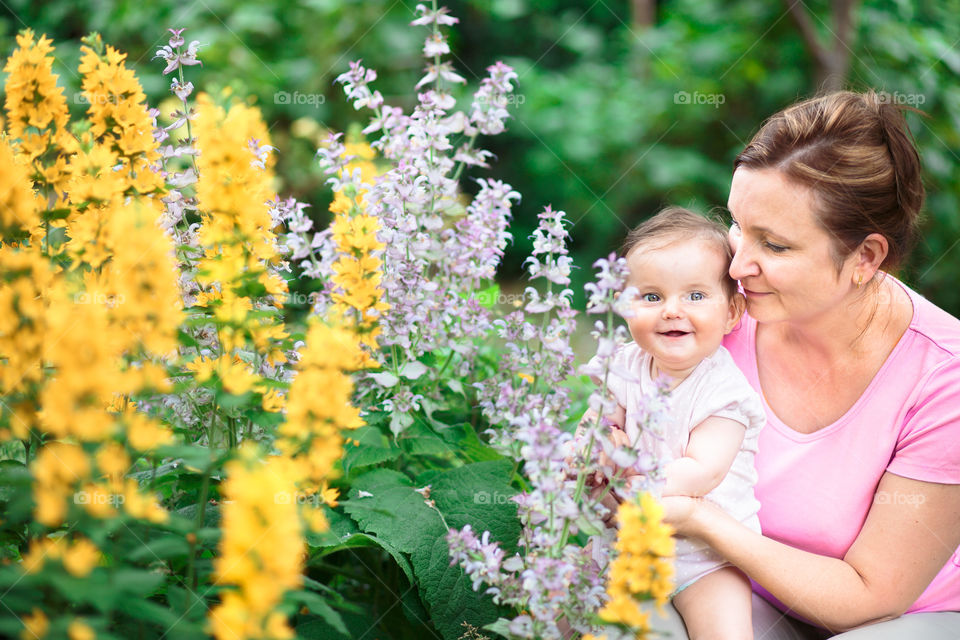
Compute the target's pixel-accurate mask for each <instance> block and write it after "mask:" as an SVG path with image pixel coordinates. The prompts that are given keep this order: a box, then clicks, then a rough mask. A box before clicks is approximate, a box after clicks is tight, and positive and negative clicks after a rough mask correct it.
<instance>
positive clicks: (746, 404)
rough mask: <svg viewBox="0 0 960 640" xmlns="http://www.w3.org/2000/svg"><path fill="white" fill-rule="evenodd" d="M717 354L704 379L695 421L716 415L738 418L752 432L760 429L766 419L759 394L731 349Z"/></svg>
mask: <svg viewBox="0 0 960 640" xmlns="http://www.w3.org/2000/svg"><path fill="white" fill-rule="evenodd" d="M721 348H722V347H721ZM718 356H719V357H717V356H715V357H716V358H717V362H716V365H715V366H714V367H713V368H712V369H711V371H710V375H709V376H708V377H707V379H705V380H704V382H705V384H704V385H703V387H702V392H701V396H700V398H698V401H697V412H696V416H695V419H694V423H693V424H694V425H697V424H700V423H701V422H703V421H704V420H706V419H707V418H709V417H711V416H717V417H720V418H728V419H730V420H734V421H736V422H739V423H740V424H742V425H743V426H744V428H746V429H747V430H748V431H750V432H756V431H759V430H760V428H761V427H763V425H764V423H765V422H766V414H765V413H764V411H763V402H762V401H761V399H760V396H759V395H758V394H757V392H756V391H754V389H753V387H751V386H750V383H749V382H747V378H746V377H745V376H744V375H743V372H741V371H740V369H738V368H737V365H736V364H734V362H733V359H732V358H731V357H730V355H729V354H728V353H722V354H718Z"/></svg>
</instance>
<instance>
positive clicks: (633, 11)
mask: <svg viewBox="0 0 960 640" xmlns="http://www.w3.org/2000/svg"><path fill="white" fill-rule="evenodd" d="M656 19H657V0H630V24H631V26H633V28H635V29H637V28H641V29H642V28H645V27H652V26H653V23H654V22H655V21H656Z"/></svg>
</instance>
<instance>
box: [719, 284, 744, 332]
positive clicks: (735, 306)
mask: <svg viewBox="0 0 960 640" xmlns="http://www.w3.org/2000/svg"><path fill="white" fill-rule="evenodd" d="M746 308H747V299H746V298H745V297H744V296H743V294H742V293H740V292H739V291H737V292H736V293H734V294H733V295H732V296H730V306H729V309H728V315H727V323H726V326H724V328H723V333H724V335H726V334H728V333H730V332H731V331H733V328H734V327H735V326H737V323H738V322H740V317H741V316H742V315H743V312H744V310H746Z"/></svg>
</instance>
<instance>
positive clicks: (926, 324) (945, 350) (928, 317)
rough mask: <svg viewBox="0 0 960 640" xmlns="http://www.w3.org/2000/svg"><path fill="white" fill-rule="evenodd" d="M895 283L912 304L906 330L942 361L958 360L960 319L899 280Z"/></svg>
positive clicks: (959, 356) (959, 355)
mask: <svg viewBox="0 0 960 640" xmlns="http://www.w3.org/2000/svg"><path fill="white" fill-rule="evenodd" d="M895 282H896V283H897V284H899V285H900V286H901V287H903V289H904V291H906V292H907V295H909V296H910V301H911V302H912V303H913V319H912V320H911V322H910V326H909V328H908V329H907V330H908V331H909V332H912V333H913V334H915V335H917V336H918V337H920V338H921V339H922V340H923V341H924V342H925V343H927V344H928V346H929V347H931V348H933V349H935V350H937V351H939V352H941V355H942V357H943V358H944V359H948V360H949V359H960V319H957V318H955V317H954V316H952V315H950V314H949V313H947V312H946V311H944V310H943V309H941V308H940V307H938V306H937V305H935V304H934V303H932V302H930V301H929V300H927V299H926V298H924V297H923V296H922V295H920V294H919V293H918V292H916V291H914V290H913V289H911V288H910V287H908V286H907V285H906V284H904V283H902V282H900V281H899V280H895ZM958 364H960V363H958Z"/></svg>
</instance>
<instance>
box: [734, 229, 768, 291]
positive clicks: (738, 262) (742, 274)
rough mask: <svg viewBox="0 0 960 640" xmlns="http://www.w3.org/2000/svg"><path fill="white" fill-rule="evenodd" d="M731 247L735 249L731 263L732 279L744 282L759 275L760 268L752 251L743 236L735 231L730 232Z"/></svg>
mask: <svg viewBox="0 0 960 640" xmlns="http://www.w3.org/2000/svg"><path fill="white" fill-rule="evenodd" d="M729 237H730V247H731V248H732V249H733V260H731V261H730V277H731V278H733V279H734V280H743V279H744V278H746V277H749V276H755V275H759V273H760V267H759V266H758V265H757V262H756V260H754V259H753V256H752V253H753V252H752V251H751V250H750V247H748V244H749V243H747V242H744V240H743V236H741V235H740V233H739V232H736V231H734V230H731V231H730V235H729Z"/></svg>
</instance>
